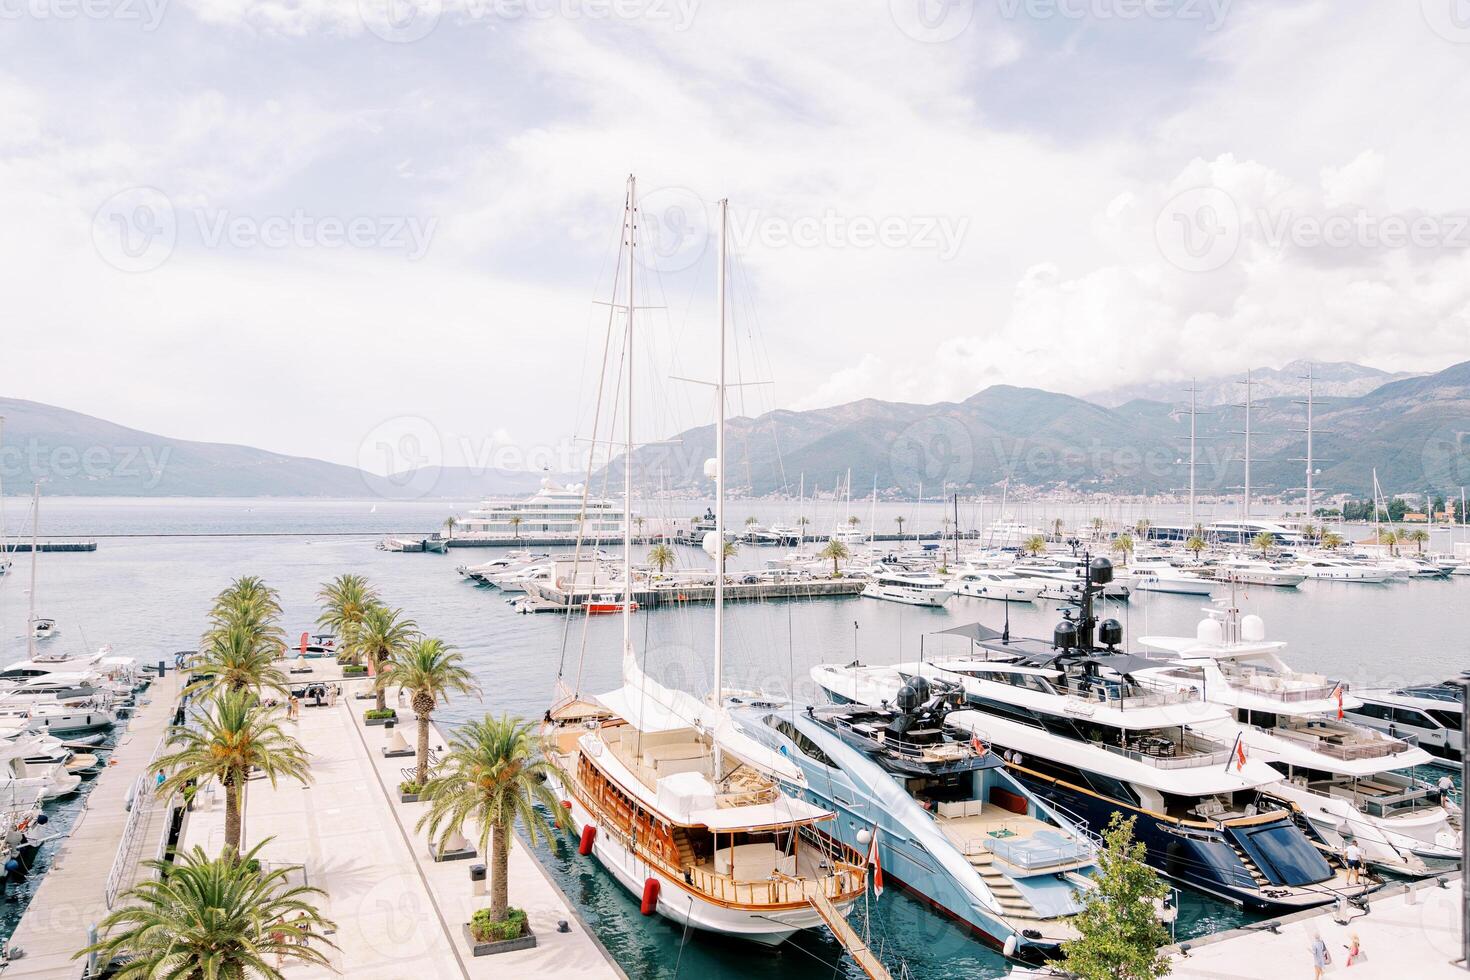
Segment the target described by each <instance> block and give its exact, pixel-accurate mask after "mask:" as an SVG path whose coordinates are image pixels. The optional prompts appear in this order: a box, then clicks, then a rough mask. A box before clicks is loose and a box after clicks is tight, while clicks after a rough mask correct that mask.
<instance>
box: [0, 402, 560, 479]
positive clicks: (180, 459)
mask: <svg viewBox="0 0 1470 980" xmlns="http://www.w3.org/2000/svg"><path fill="white" fill-rule="evenodd" d="M0 416H3V417H4V419H5V426H4V443H3V445H0V478H3V479H4V488H5V492H6V493H7V494H28V493H30V491H31V484H32V483H33V482H34V481H37V480H39V481H41V483H42V486H43V489H44V492H45V493H46V494H47V495H50V496H160V497H162V496H189V497H375V498H383V499H408V498H415V497H426V496H435V497H452V498H456V499H473V498H474V497H476V496H494V495H500V494H517V495H519V494H525V493H530V492H531V491H532V490H534V489H535V487H536V486H537V484H538V483H539V480H540V476H541V474H538V473H520V472H508V471H502V470H487V471H483V472H481V471H471V470H467V469H461V468H452V467H442V468H436V469H434V470H430V471H424V472H420V473H416V474H412V475H410V474H401V475H396V476H394V477H389V478H384V477H380V476H377V475H374V474H371V473H367V472H364V471H363V470H360V469H357V468H356V467H352V466H342V465H340V464H337V463H328V462H324V461H323V460H319V459H309V458H307V457H303V456H285V455H282V454H280V453H272V452H267V451H266V450H263V449H253V448H251V447H249V446H236V445H228V444H223V443H210V442H195V441H191V440H188V439H173V438H169V437H167V436H160V435H155V434H153V433H149V432H141V431H139V430H137V429H130V428H127V427H126V426H121V425H115V424H113V423H111V422H107V421H104V420H103V419H99V418H94V417H92V416H90V415H83V414H81V413H80V412H73V411H69V410H67V409H64V408H57V407H55V406H52V405H43V404H41V403H40V402H32V401H23V400H21V399H16V398H0Z"/></svg>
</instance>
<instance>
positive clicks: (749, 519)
mask: <svg viewBox="0 0 1470 980" xmlns="http://www.w3.org/2000/svg"><path fill="white" fill-rule="evenodd" d="M759 523H760V521H759V520H757V519H756V517H755V515H751V516H750V517H747V518H746V519H745V526H746V527H755V525H757V524H759Z"/></svg>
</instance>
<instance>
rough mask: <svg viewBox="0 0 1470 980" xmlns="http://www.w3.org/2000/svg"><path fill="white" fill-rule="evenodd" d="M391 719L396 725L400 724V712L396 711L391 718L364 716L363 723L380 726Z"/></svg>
mask: <svg viewBox="0 0 1470 980" xmlns="http://www.w3.org/2000/svg"><path fill="white" fill-rule="evenodd" d="M389 721H391V722H393V723H394V724H395V725H396V724H398V714H397V712H394V714H393V717H391V718H364V719H363V720H362V723H363V724H364V725H379V726H381V725H382V724H383V723H384V722H389Z"/></svg>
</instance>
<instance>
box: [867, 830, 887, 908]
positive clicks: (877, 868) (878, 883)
mask: <svg viewBox="0 0 1470 980" xmlns="http://www.w3.org/2000/svg"><path fill="white" fill-rule="evenodd" d="M868 867H870V868H872V869H873V895H874V896H876V897H877V898H882V897H883V862H882V861H880V860H879V859H878V827H877V825H874V827H873V840H872V842H871V843H869V844H868Z"/></svg>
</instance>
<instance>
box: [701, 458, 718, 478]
mask: <svg viewBox="0 0 1470 980" xmlns="http://www.w3.org/2000/svg"><path fill="white" fill-rule="evenodd" d="M704 475H705V478H706V479H710V480H718V479H719V478H720V461H719V460H718V459H715V458H714V457H713V456H711V457H710V458H709V459H707V460H705V461H704Z"/></svg>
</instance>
